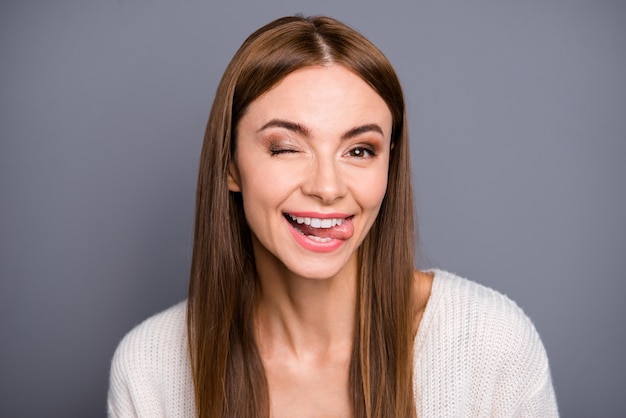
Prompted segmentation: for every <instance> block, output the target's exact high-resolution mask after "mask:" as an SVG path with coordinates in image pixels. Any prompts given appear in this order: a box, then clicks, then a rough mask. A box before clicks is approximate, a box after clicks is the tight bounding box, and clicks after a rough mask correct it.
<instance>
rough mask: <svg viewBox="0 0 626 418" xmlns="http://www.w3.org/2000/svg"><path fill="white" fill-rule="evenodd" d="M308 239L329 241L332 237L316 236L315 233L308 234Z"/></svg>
mask: <svg viewBox="0 0 626 418" xmlns="http://www.w3.org/2000/svg"><path fill="white" fill-rule="evenodd" d="M306 237H307V238H308V239H310V240H313V241H317V242H329V241H330V240H331V238H329V237H325V238H322V237H316V236H315V235H307V236H306Z"/></svg>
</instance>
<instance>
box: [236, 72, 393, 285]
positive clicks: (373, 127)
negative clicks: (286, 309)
mask: <svg viewBox="0 0 626 418" xmlns="http://www.w3.org/2000/svg"><path fill="white" fill-rule="evenodd" d="M391 126H392V117H391V112H390V111H389V108H388V107H387V105H386V103H385V102H384V101H383V99H382V98H381V97H380V96H379V95H378V94H377V93H376V92H375V91H374V90H373V89H372V88H371V87H370V86H369V85H368V84H367V83H365V82H364V81H363V80H362V79H361V78H360V77H358V76H357V75H355V74H354V73H352V72H351V71H349V70H347V69H346V68H345V67H342V66H340V65H335V64H333V65H329V66H312V67H306V68H303V69H300V70H297V71H295V72H293V73H291V74H290V75H288V76H287V77H285V78H284V79H283V80H282V81H281V82H279V83H278V84H277V85H276V86H274V87H273V88H272V89H270V90H269V91H267V92H266V93H264V94H263V95H261V96H260V97H259V98H258V99H256V100H255V101H254V102H252V103H251V104H250V106H249V107H248V109H247V111H246V113H245V114H244V116H243V117H242V118H241V120H240V122H239V124H238V126H237V139H236V141H237V146H236V149H237V151H236V153H235V157H234V161H233V164H231V172H230V176H229V188H230V190H231V191H235V192H241V194H242V197H243V206H244V212H245V216H246V219H247V221H248V224H249V225H250V229H251V231H252V235H253V237H252V239H253V247H254V253H255V262H256V263H257V267H260V266H270V267H271V268H274V269H278V271H283V270H285V269H286V270H287V271H289V272H291V273H293V274H296V275H298V276H300V277H304V278H310V279H325V278H330V277H333V276H336V275H337V274H339V273H341V272H342V271H344V268H345V267H346V265H347V264H348V262H349V261H350V260H351V259H352V261H354V260H355V257H356V250H357V248H358V247H359V246H360V245H361V243H362V242H363V239H364V238H365V236H366V235H367V233H368V231H369V229H370V227H371V226H372V224H373V222H374V220H375V219H376V216H377V215H378V211H379V209H380V205H381V202H382V200H383V197H384V195H385V191H386V188H387V172H388V166H389V153H390V139H391ZM268 263H269V264H268Z"/></svg>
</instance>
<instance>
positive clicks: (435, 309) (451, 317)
mask: <svg viewBox="0 0 626 418" xmlns="http://www.w3.org/2000/svg"><path fill="white" fill-rule="evenodd" d="M433 273H434V280H433V284H432V288H431V293H430V297H429V300H428V303H427V308H426V312H425V318H424V324H423V325H424V327H428V322H429V320H430V321H433V320H437V321H438V323H439V325H446V324H448V325H450V326H453V327H454V326H462V328H463V329H465V330H473V331H474V332H481V333H485V334H487V335H485V337H487V336H489V337H493V338H497V337H498V336H500V338H499V339H498V342H499V343H503V342H506V341H511V340H516V339H519V338H524V337H526V338H530V337H533V336H534V335H535V334H536V331H535V328H534V326H533V324H532V322H531V321H530V319H529V318H528V316H526V314H525V313H524V312H523V310H522V309H521V308H520V307H519V306H518V305H517V304H516V303H515V302H514V301H512V300H511V299H509V298H508V297H507V296H505V295H503V294H501V293H499V292H497V291H496V290H493V289H491V288H488V287H486V286H483V285H481V284H478V283H476V282H473V281H471V280H467V279H464V278H462V277H459V276H457V275H455V274H452V273H448V272H445V271H441V270H434V271H433ZM442 321H443V322H442ZM494 333H495V334H494Z"/></svg>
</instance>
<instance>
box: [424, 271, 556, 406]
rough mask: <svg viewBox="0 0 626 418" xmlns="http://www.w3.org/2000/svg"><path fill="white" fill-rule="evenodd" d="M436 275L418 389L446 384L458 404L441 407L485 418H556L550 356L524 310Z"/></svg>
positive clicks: (456, 279)
mask: <svg viewBox="0 0 626 418" xmlns="http://www.w3.org/2000/svg"><path fill="white" fill-rule="evenodd" d="M433 273H434V281H433V285H432V291H431V294H430V297H429V300H428V304H427V306H426V310H425V312H424V316H423V319H422V323H421V324H420V327H419V330H418V334H417V338H416V341H415V365H416V371H415V372H416V376H418V386H419V387H420V390H421V391H424V392H429V391H430V390H433V389H434V388H435V386H437V387H439V389H440V388H441V386H442V385H443V386H445V387H446V390H444V391H443V393H448V392H449V393H450V395H449V396H451V397H452V398H454V399H436V403H438V404H441V403H440V402H447V404H448V405H456V404H459V405H461V404H462V405H464V407H467V408H469V410H473V411H474V412H480V413H479V415H480V414H484V413H485V412H486V408H488V410H489V411H490V413H496V414H497V415H514V416H517V415H518V414H519V413H520V412H525V413H530V412H533V411H534V412H537V413H538V412H540V411H541V413H540V415H542V414H543V415H545V414H547V415H545V416H553V415H554V414H556V402H555V400H554V392H553V389H552V381H551V377H550V371H549V366H548V359H547V356H546V352H545V349H544V347H543V344H542V342H541V339H540V337H539V334H538V333H537V331H536V329H535V326H534V325H533V323H532V322H531V320H530V319H529V318H528V316H527V315H526V314H525V313H524V312H523V310H522V309H521V308H520V307H519V306H518V305H517V304H516V303H515V302H513V301H512V300H511V299H509V298H508V297H507V296H505V295H503V294H501V293H499V292H497V291H495V290H493V289H490V288H488V287H486V286H483V285H480V284H478V283H475V282H473V281H470V280H467V279H464V278H461V277H459V276H456V275H454V274H451V273H448V272H444V271H441V270H434V271H433ZM433 373H435V374H433ZM429 376H430V377H429ZM440 393H441V392H440ZM528 408H530V409H528ZM533 408H535V409H533ZM546 411H547V412H546ZM456 412H458V411H456ZM444 415H445V414H444ZM530 415H533V413H531V414H530Z"/></svg>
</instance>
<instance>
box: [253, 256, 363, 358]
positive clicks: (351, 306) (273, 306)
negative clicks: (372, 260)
mask: <svg viewBox="0 0 626 418" xmlns="http://www.w3.org/2000/svg"><path fill="white" fill-rule="evenodd" d="M257 274H258V279H259V290H258V295H257V309H256V327H257V343H258V345H259V349H260V350H261V351H262V352H265V353H269V352H272V353H276V352H277V351H280V352H285V350H287V351H288V352H289V353H290V354H292V355H295V356H297V357H300V356H314V357H320V356H321V357H323V356H325V355H328V354H330V353H335V354H336V353H337V350H344V349H345V350H347V352H348V353H349V352H350V350H351V348H352V343H353V335H354V322H355V309H356V287H357V286H356V285H357V274H358V269H357V256H356V254H355V255H354V256H353V257H352V258H351V259H350V261H349V262H348V264H347V265H346V267H345V268H344V269H342V270H341V272H339V273H338V274H337V275H335V276H333V277H330V278H325V279H310V278H303V277H299V276H297V275H295V274H293V273H292V272H290V271H288V270H287V269H286V268H284V266H282V264H280V263H262V264H259V263H257Z"/></svg>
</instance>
